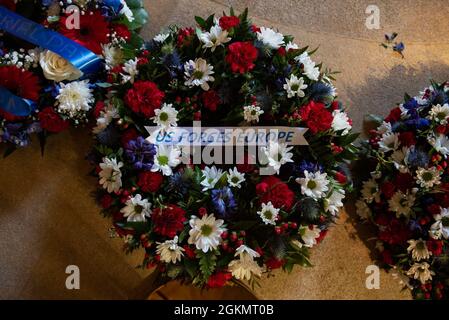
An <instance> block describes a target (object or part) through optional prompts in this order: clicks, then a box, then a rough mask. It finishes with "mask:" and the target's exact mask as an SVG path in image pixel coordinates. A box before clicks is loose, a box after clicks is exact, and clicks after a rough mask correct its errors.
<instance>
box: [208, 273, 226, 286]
mask: <svg viewBox="0 0 449 320" xmlns="http://www.w3.org/2000/svg"><path fill="white" fill-rule="evenodd" d="M231 279H232V275H231V274H230V273H229V272H216V273H214V274H213V275H211V276H210V277H209V280H208V281H207V287H208V288H209V289H210V288H221V287H223V286H224V285H225V284H226V283H227V282H228V281H229V280H231Z"/></svg>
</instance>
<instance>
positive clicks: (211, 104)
mask: <svg viewBox="0 0 449 320" xmlns="http://www.w3.org/2000/svg"><path fill="white" fill-rule="evenodd" d="M201 100H202V101H203V105H204V107H205V108H206V109H209V110H210V111H212V112H215V111H217V107H218V106H219V105H220V104H221V98H220V96H219V95H218V94H217V92H216V91H215V90H209V91H205V92H203V94H202V95H201Z"/></svg>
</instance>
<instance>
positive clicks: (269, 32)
mask: <svg viewBox="0 0 449 320" xmlns="http://www.w3.org/2000/svg"><path fill="white" fill-rule="evenodd" d="M257 40H259V41H261V42H262V43H263V44H264V45H266V46H267V47H269V48H271V49H274V50H277V49H279V48H280V47H281V46H282V45H283V44H284V35H283V34H282V33H279V32H276V31H274V30H273V29H270V28H265V27H261V28H260V31H259V32H257Z"/></svg>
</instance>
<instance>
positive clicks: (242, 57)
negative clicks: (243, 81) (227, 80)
mask: <svg viewBox="0 0 449 320" xmlns="http://www.w3.org/2000/svg"><path fill="white" fill-rule="evenodd" d="M257 56H258V51H257V49H256V47H254V46H253V44H252V43H251V42H249V41H247V42H234V43H233V44H231V45H230V46H229V50H228V54H227V55H226V62H227V63H229V65H230V66H231V70H232V72H234V73H242V74H243V73H245V72H248V71H250V70H252V69H253V68H254V66H255V65H254V61H256V59H257Z"/></svg>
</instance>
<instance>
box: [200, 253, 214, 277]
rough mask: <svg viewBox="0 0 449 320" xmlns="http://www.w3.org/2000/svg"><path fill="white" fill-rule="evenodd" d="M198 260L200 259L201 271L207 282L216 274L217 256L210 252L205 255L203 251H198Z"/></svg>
mask: <svg viewBox="0 0 449 320" xmlns="http://www.w3.org/2000/svg"><path fill="white" fill-rule="evenodd" d="M197 258H198V259H200V261H199V265H200V271H201V274H202V275H203V279H204V281H207V279H209V277H210V276H211V275H212V274H213V273H214V271H215V266H216V265H217V256H216V255H215V253H214V252H213V251H209V252H207V253H204V252H202V251H198V253H197Z"/></svg>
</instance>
